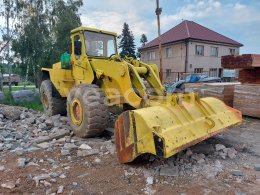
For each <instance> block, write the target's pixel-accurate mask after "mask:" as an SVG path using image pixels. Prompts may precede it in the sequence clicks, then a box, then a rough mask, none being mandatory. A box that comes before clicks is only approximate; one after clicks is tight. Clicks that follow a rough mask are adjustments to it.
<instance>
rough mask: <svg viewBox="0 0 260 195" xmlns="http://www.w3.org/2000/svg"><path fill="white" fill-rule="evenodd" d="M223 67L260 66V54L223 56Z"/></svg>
mask: <svg viewBox="0 0 260 195" xmlns="http://www.w3.org/2000/svg"><path fill="white" fill-rule="evenodd" d="M221 64H222V67H223V68H225V69H240V68H243V69H244V68H255V67H260V55H257V54H244V55H228V56H222V57H221Z"/></svg>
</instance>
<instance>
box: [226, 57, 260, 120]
mask: <svg viewBox="0 0 260 195" xmlns="http://www.w3.org/2000/svg"><path fill="white" fill-rule="evenodd" d="M221 63H222V67H223V68H226V69H240V70H239V82H241V85H237V86H236V87H235V90H234V103H233V105H234V108H236V109H238V110H240V111H242V113H243V114H244V115H247V116H252V117H258V118H260V55H255V54H245V55H241V56H234V55H231V56H223V57H222V58H221Z"/></svg>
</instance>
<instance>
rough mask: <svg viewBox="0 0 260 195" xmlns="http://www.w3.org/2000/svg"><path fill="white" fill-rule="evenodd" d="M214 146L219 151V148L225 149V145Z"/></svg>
mask: <svg viewBox="0 0 260 195" xmlns="http://www.w3.org/2000/svg"><path fill="white" fill-rule="evenodd" d="M215 148H216V151H220V150H223V149H225V148H226V147H225V146H224V145H222V144H216V145H215Z"/></svg>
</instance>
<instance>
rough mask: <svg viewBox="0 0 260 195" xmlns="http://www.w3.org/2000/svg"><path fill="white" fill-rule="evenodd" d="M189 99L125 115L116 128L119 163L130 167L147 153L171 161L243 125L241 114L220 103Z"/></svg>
mask: <svg viewBox="0 0 260 195" xmlns="http://www.w3.org/2000/svg"><path fill="white" fill-rule="evenodd" d="M188 96H190V98H184V99H183V100H182V101H179V100H180V98H179V97H178V98H177V100H178V101H177V103H172V104H160V105H157V106H151V107H147V108H141V109H137V110H131V111H126V112H124V113H122V114H121V115H120V116H119V117H118V119H117V121H116V124H115V144H116V150H117V156H118V159H119V161H120V162H121V163H128V162H131V161H133V160H134V159H136V158H137V157H138V156H140V155H141V154H146V153H149V154H154V155H157V156H159V157H163V158H168V157H170V156H172V155H174V154H176V153H178V152H180V151H182V150H184V149H186V148H188V147H190V146H192V145H195V144H197V143H199V142H201V141H203V140H205V139H207V138H209V137H211V136H214V135H216V134H218V133H220V132H222V131H224V129H225V128H227V127H229V126H232V125H237V124H240V123H241V122H242V114H241V112H240V111H238V110H235V109H233V108H231V107H228V106H227V105H225V104H224V103H223V102H222V101H220V100H218V99H215V98H211V97H207V98H202V99H199V98H198V97H197V96H196V95H195V94H193V95H188Z"/></svg>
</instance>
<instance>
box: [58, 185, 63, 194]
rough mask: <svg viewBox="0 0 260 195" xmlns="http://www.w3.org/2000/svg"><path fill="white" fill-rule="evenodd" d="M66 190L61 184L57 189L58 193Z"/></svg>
mask: <svg viewBox="0 0 260 195" xmlns="http://www.w3.org/2000/svg"><path fill="white" fill-rule="evenodd" d="M63 190H64V186H59V187H58V190H57V194H62V193H63Z"/></svg>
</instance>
